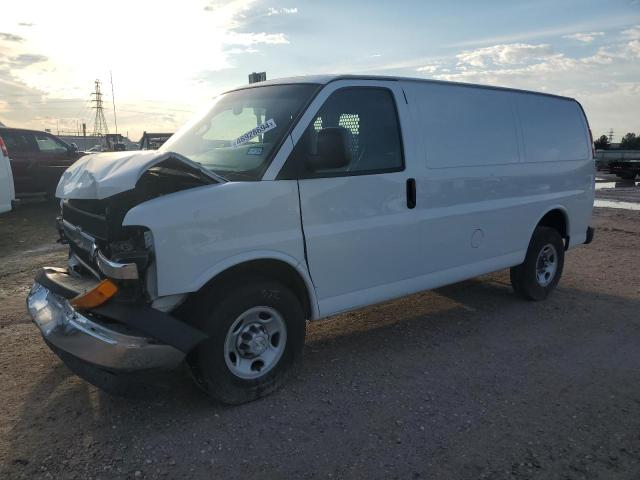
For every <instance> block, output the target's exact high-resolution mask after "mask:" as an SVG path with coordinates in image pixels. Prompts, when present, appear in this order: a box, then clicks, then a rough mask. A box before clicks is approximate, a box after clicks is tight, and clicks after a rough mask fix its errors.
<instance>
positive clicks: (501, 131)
mask: <svg viewBox="0 0 640 480" xmlns="http://www.w3.org/2000/svg"><path fill="white" fill-rule="evenodd" d="M345 86H363V87H367V86H383V87H386V88H389V89H391V90H392V91H393V92H394V96H395V100H396V104H397V107H398V115H399V121H400V123H401V127H402V137H403V142H404V148H405V164H406V169H405V171H403V172H398V173H386V174H381V175H363V176H354V177H347V176H345V177H339V178H322V179H309V180H301V181H300V182H299V183H300V201H301V211H302V217H303V227H304V231H305V238H306V241H307V250H308V256H309V268H310V274H311V277H312V278H313V281H314V284H315V286H316V294H317V296H318V304H319V308H320V312H321V315H322V316H327V315H332V314H335V313H339V312H342V311H346V310H350V309H353V308H358V307H361V306H365V305H369V304H372V303H377V302H381V301H385V300H389V299H392V298H395V297H398V296H401V295H406V294H410V293H415V292H418V291H421V290H426V289H431V288H436V287H439V286H443V285H446V284H449V283H452V282H456V281H460V280H463V279H467V278H471V277H474V276H477V275H481V274H485V273H489V272H492V271H495V270H499V269H502V268H507V267H511V266H515V265H518V264H520V263H522V261H524V258H525V255H526V251H527V247H528V244H529V240H530V239H531V235H532V233H533V230H534V229H535V227H536V225H537V224H538V222H539V221H540V219H542V217H544V215H545V214H546V213H548V212H550V211H552V210H559V211H561V212H563V214H564V215H565V220H566V223H567V225H568V236H569V247H572V246H575V245H579V244H581V243H583V242H584V241H585V238H586V231H587V227H588V226H589V219H590V217H591V211H592V206H593V196H594V181H595V177H594V173H595V171H594V164H593V160H592V158H591V151H590V144H589V142H590V140H589V132H588V127H587V125H586V122H585V119H584V115H583V114H582V111H581V108H580V106H579V105H578V103H577V102H575V101H573V100H570V99H564V98H561V97H552V96H547V95H540V94H533V93H525V92H518V91H511V90H504V89H492V88H482V87H475V86H463V85H457V84H447V83H441V82H417V81H400V82H394V81H387V82H384V81H370V80H348V81H347V80H341V81H335V82H332V83H330V84H328V85H327V86H326V87H325V88H324V89H323V90H322V92H321V93H320V94H319V95H318V96H317V98H316V100H315V101H314V102H313V103H312V105H311V106H310V107H309V109H308V111H307V112H306V113H305V115H304V116H303V118H302V120H301V121H300V122H299V124H298V126H297V127H296V128H295V129H294V131H293V133H292V137H293V138H292V139H293V143H294V144H295V143H296V142H297V141H298V139H299V138H300V136H301V134H302V132H303V131H304V129H305V128H306V126H307V125H308V124H309V122H310V121H311V120H312V118H313V117H314V115H315V113H316V112H317V110H318V109H319V108H320V106H321V105H322V103H324V101H325V100H326V99H327V98H328V96H329V95H330V94H331V93H332V92H333V91H335V90H337V89H338V88H341V87H345ZM403 94H404V95H406V98H407V101H406V102H405V101H403V100H404V98H403ZM521 118H524V119H525V120H526V121H525V122H524V127H523V126H522V124H521ZM548 118H552V119H553V120H552V121H549V120H548ZM544 119H547V121H544ZM563 125H564V126H563ZM558 132H559V133H558ZM545 139H547V140H546V141H548V142H549V145H547V144H544V143H543V144H542V145H540V142H544V141H545ZM545 147H548V148H545ZM407 178H415V179H416V184H417V206H416V208H415V209H411V210H410V209H408V208H407V206H406V197H405V190H404V181H405V180H406V179H407ZM394 179H395V180H394ZM394 182H395V185H393V183H394ZM392 185H393V186H392ZM381 198H384V199H385V202H380V200H381ZM316 249H319V252H318V255H317V258H315V259H314V250H316ZM314 264H315V265H314Z"/></svg>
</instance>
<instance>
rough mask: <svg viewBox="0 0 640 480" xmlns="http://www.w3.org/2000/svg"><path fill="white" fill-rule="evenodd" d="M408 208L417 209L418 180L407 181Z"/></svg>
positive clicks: (410, 179)
mask: <svg viewBox="0 0 640 480" xmlns="http://www.w3.org/2000/svg"><path fill="white" fill-rule="evenodd" d="M407 208H416V179H415V178H408V179H407Z"/></svg>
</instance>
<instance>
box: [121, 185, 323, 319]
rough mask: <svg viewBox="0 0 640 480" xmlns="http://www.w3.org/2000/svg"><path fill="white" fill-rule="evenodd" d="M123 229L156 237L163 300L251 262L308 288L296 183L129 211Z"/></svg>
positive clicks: (223, 188)
mask: <svg viewBox="0 0 640 480" xmlns="http://www.w3.org/2000/svg"><path fill="white" fill-rule="evenodd" d="M123 225H139V226H145V227H147V228H149V229H150V230H151V233H152V236H153V243H154V248H155V258H156V275H157V294H158V296H166V295H174V294H180V293H189V292H195V291H197V290H199V289H200V288H202V286H203V285H205V284H206V283H207V282H208V281H209V280H211V279H212V278H214V277H215V276H216V275H217V274H219V273H221V272H223V271H224V270H226V269H228V268H230V267H232V266H234V265H238V264H241V263H244V262H247V261H251V260H260V259H272V260H280V261H283V262H285V263H287V264H289V265H290V266H292V267H293V268H295V269H296V270H297V271H298V273H299V274H300V275H301V277H302V278H303V279H304V281H305V284H306V285H307V287H308V288H309V293H310V296H311V298H312V302H311V303H312V309H313V311H314V317H316V316H317V304H316V303H315V300H314V297H315V295H314V293H315V291H314V288H313V284H312V282H311V279H310V277H309V275H308V272H307V270H306V266H305V263H304V262H305V260H304V242H303V238H302V231H301V228H300V210H299V207H298V187H297V183H296V181H295V180H291V181H277V182H264V181H263V182H229V183H224V184H216V185H211V186H204V187H198V188H193V189H190V190H184V191H181V192H177V193H173V194H170V195H165V196H162V197H158V198H156V199H153V200H150V201H147V202H145V203H142V204H140V205H138V206H136V207H134V208H133V209H131V210H130V211H129V212H128V213H127V215H126V216H125V218H124V221H123Z"/></svg>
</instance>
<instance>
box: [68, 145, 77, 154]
mask: <svg viewBox="0 0 640 480" xmlns="http://www.w3.org/2000/svg"><path fill="white" fill-rule="evenodd" d="M70 147H71V148H70V149H69V152H71V153H76V152H77V151H78V145H76V144H75V143H72V144H71V145H70Z"/></svg>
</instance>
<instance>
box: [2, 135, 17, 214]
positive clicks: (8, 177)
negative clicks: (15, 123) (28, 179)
mask: <svg viewBox="0 0 640 480" xmlns="http://www.w3.org/2000/svg"><path fill="white" fill-rule="evenodd" d="M15 199H16V196H15V191H14V189H13V174H12V173H11V163H10V162H9V153H8V152H7V147H6V146H5V144H4V142H3V141H2V138H1V137H0V213H4V212H8V211H10V210H11V209H12V208H13V203H14V202H15Z"/></svg>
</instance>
